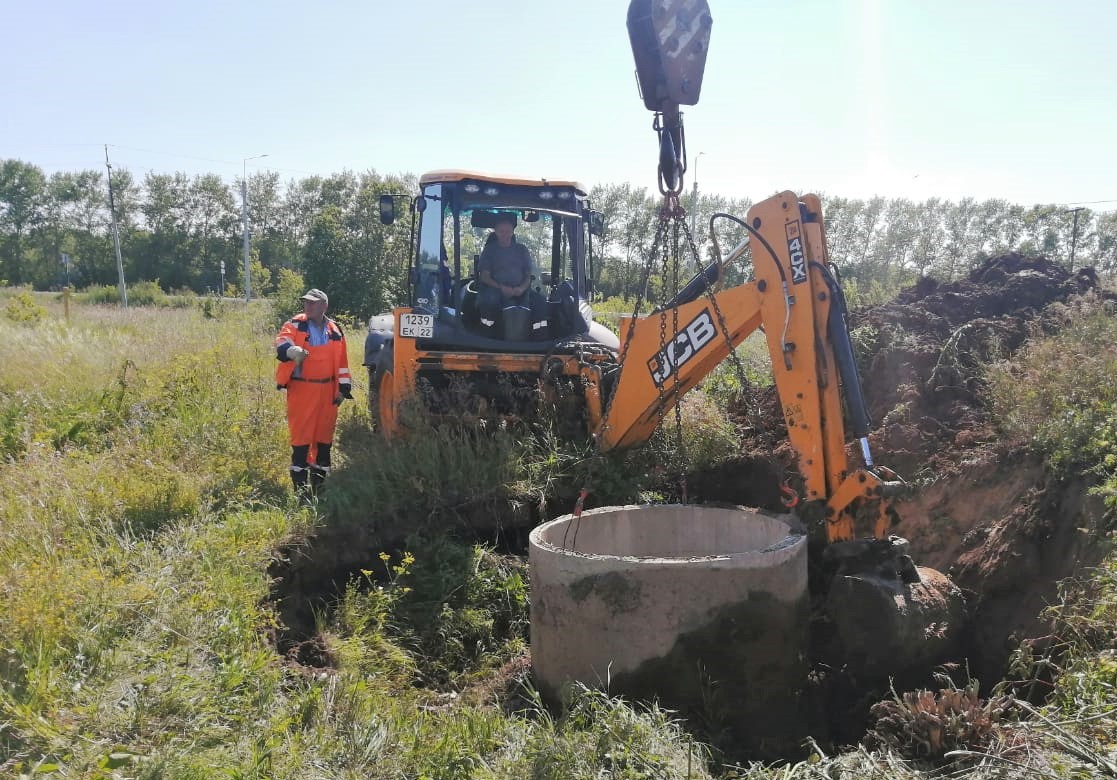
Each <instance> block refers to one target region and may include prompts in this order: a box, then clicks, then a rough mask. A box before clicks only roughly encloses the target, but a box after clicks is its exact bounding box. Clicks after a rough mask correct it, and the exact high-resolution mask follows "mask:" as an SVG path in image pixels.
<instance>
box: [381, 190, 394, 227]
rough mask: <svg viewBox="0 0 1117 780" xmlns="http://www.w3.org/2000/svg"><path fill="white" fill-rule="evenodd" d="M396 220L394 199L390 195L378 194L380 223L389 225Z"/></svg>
mask: <svg viewBox="0 0 1117 780" xmlns="http://www.w3.org/2000/svg"><path fill="white" fill-rule="evenodd" d="M395 221H396V201H395V199H393V198H392V196H391V195H381V196H380V224H382V225H390V224H392V223H393V222H395Z"/></svg>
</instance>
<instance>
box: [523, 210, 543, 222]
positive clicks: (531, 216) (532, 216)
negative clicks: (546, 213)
mask: <svg viewBox="0 0 1117 780" xmlns="http://www.w3.org/2000/svg"><path fill="white" fill-rule="evenodd" d="M538 221H539V212H538V211H525V212H524V222H538Z"/></svg>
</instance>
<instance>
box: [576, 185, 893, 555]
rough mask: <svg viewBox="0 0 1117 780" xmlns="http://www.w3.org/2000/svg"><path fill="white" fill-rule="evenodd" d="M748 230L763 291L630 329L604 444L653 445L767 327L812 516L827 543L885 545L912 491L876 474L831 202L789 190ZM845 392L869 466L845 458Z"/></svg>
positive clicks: (661, 314) (683, 303)
mask: <svg viewBox="0 0 1117 780" xmlns="http://www.w3.org/2000/svg"><path fill="white" fill-rule="evenodd" d="M745 225H746V227H747V228H749V232H750V244H751V247H752V256H753V264H754V273H755V279H754V281H752V282H750V283H747V284H744V285H741V286H738V287H732V288H729V289H726V290H722V291H719V292H714V293H711V292H708V291H707V290H705V289H702V290H700V291H698V292H695V293H693V294H691V295H689V296H687V295H682V294H681V298H683V299H685V298H688V297H690V298H693V299H692V300H681V299H680V298H677V299H676V300H675V301H673V302H671V303H669V304H667V305H665V306H664V307H663V308H662V309H660V310H658V311H656V312H653V313H651V314H649V315H647V316H645V317H640V318H637V319H635V320H633V319H632V318H624V319H622V320H621V323H620V336H621V354H622V355H624V356H625V359H624V361H623V363H622V365H621V370H620V375H619V377H618V379H617V382H616V385H615V389H614V395H613V398H612V402H611V404H610V405H609V414H608V415H607V417H606V418H605V419H604V420H603V422H602V425H601V426H600V429H599V430H598V431H597V432H596V433H597V440H598V442H599V443H600V445H601V446H602V447H603V448H605V449H609V448H613V447H626V446H631V445H636V444H640V443H643V442H645V441H647V440H648V439H649V438H650V437H651V435H652V433H653V432H654V431H655V429H656V427H657V426H658V425H659V422H660V420H662V419H663V416H664V414H665V413H667V412H668V411H669V410H670V409H671V407H672V406H673V405H674V404H675V403H678V401H679V399H680V398H681V397H682V395H683V394H684V393H685V392H686V391H687V390H690V389H691V388H693V387H695V386H696V385H697V384H698V383H699V382H701V381H702V380H703V379H704V378H705V377H706V376H708V375H709V374H710V372H711V371H713V370H714V369H715V368H716V367H717V366H718V365H719V364H720V363H721V362H722V361H723V360H725V359H726V358H727V357H729V355H730V352H731V351H732V350H733V349H735V348H736V347H737V346H738V345H740V344H741V343H742V342H743V341H744V340H745V339H746V338H747V337H748V336H749V335H750V334H751V333H753V332H754V331H756V330H757V329H758V328H763V330H764V333H765V336H766V338H767V341H768V348H769V352H770V354H771V358H772V371H773V375H774V379H775V384H776V388H777V390H778V392H779V397H780V404H781V408H782V410H783V416H784V422H785V424H786V425H787V431H788V437H789V439H790V441H791V444H792V446H793V447H794V448H795V450H796V452H797V453H798V455H799V469H800V472H801V474H802V476H803V478H804V481H805V495H804V496H803V499H804V501H805V502H806V503H805V506H806V507H810V506H813V507H817V509H818V511H819V512H820V513H821V514H822V516H823V519H824V520H825V528H826V539H827V541H829V542H835V541H845V540H851V539H854V538H855V537H862V536H873V537H876V538H878V539H881V538H884V536H885V535H886V534H887V529H888V527H889V524H890V514H889V507H888V501H887V498H888V496H889V494H890V493H891V492H893V491H895V490H898V489H899V487H900V485H901V484H902V483H900V482H898V480H897V478H896V476H895V475H894V474H893V473H892V472H890V471H889V470H887V469H883V468H880V467H876V466H874V464H873V463H872V457H871V455H870V454H869V450H868V444H867V439H866V437H867V435H868V417H867V415H866V414H865V412H864V401H863V397H862V395H861V388H860V381H859V379H858V378H857V374H856V368H855V366H854V365H853V359H852V349H851V347H850V345H849V332H848V329H847V326H846V323H845V316H844V315H845V308H844V301H843V300H840V296H841V289H840V287H839V286H838V283H837V281H836V279H835V278H834V276H833V274H832V273H831V271H830V269H829V261H828V256H827V249H826V235H825V225H824V223H823V219H822V206H821V202H820V201H819V199H818V197H816V196H814V195H805V196H803V197H802V198H800V197H798V196H796V195H795V194H794V193H792V192H782V193H779V194H777V195H775V196H773V197H771V198H768V199H767V200H764V201H762V202H760V203H757V204H756V205H754V206H753V207H752V208H751V209H749V212H748V214H747V216H746V219H745ZM733 259H734V258H733V256H731V257H729V258H727V262H731V261H732V260H733ZM723 267H724V266H723V265H722V264H720V263H718V264H715V265H714V266H711V268H710V269H707V271H706V272H704V274H702V275H700V277H702V278H704V279H705V280H706V284H703V285H699V287H701V288H706V287H709V286H711V285H710V282H711V281H712V280H713V279H714V278H720V277H721V269H722V268H723ZM693 288H694V285H693V283H692V285H688V287H687V289H693ZM702 292H706V294H705V295H703V294H702ZM835 307H837V310H835ZM839 358H841V359H844V360H845V365H841V364H840V363H839ZM843 391H844V393H843ZM843 394H844V396H845V405H846V406H847V407H849V411H850V414H851V417H853V418H854V419H855V420H856V422H855V423H854V426H853V427H854V429H855V430H856V433H857V435H858V436H859V437H860V438H861V448H862V455H863V457H864V460H865V465H864V466H863V467H861V468H857V469H854V470H851V469H850V467H849V463H848V458H847V455H846V442H847V436H846V426H845V424H844V421H843ZM801 511H802V510H801Z"/></svg>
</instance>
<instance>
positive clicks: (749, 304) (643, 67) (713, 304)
mask: <svg viewBox="0 0 1117 780" xmlns="http://www.w3.org/2000/svg"><path fill="white" fill-rule="evenodd" d="M710 24H711V20H710V16H709V10H708V8H707V7H706V3H705V2H704V0H633V2H632V4H631V6H630V8H629V32H630V37H631V39H632V45H633V50H634V53H635V55H636V62H637V68H638V71H639V75H640V84H641V89H642V91H643V94H644V100H645V103H646V104H647V106H648V107H649V108H650V109H652V110H654V111H656V122H655V128H656V130H657V131H658V133H659V139H660V155H659V160H660V162H659V180H660V190H661V191H662V192H663V194H664V206H663V209H662V212H661V219H660V222H661V226H662V225H663V224H665V223H667V222H669V221H672V220H673V221H674V222H675V223H676V224H681V226H682V228H683V229H684V231H685V226H686V223H685V220H683V219H682V216H683V214H684V212H683V210H682V208H681V206H680V204H679V198H678V195H679V193H680V192H681V190H682V176H683V173H684V172H685V161H686V154H685V139H684V137H683V128H682V114H681V112H680V111H679V104H680V103H682V104H693V103H695V102H697V99H698V91H699V88H700V86H701V72H702V68H703V67H704V59H705V48H706V45H707V43H708V40H709V29H710ZM395 208H396V203H395V199H394V198H393V197H391V196H385V197H384V198H383V199H382V202H381V212H382V220H384V221H385V222H390V221H391V220H393V219H394V218H395ZM411 211H412V214H413V215H414V216H413V218H414V219H417V221H418V232H417V235H418V240H417V242H416V245H415V247H414V254H413V260H414V262H413V266H412V269H411V277H410V278H411V281H412V285H411V303H410V305H408V306H402V307H399V308H397V309H396V310H395V311H394V312H393V313H391V314H389V315H383V316H381V317H379V318H374V320H373V321H372V323H370V332H369V336H368V339H367V341H366V347H365V364H366V365H367V366H368V368H369V375H370V388H371V391H370V406H371V411H372V413H373V416H374V418H375V420H376V424H377V425H378V427H379V428H380V430H381V431H382V432H383V433H384V434H385V435H386V436H388V437H389V438H391V437H393V436H395V435H398V434H399V433H400V432H401V430H402V425H401V421H400V417H399V411H400V408H401V405H402V404H404V403H407V402H411V401H413V400H414V401H418V400H420V399H424V400H425V401H426V403H427V405H428V407H430V406H432V405H433V409H432V411H433V412H435V413H447V414H453V415H455V416H458V417H460V416H462V415H463V414H465V415H466V416H468V415H470V414H473V415H478V416H484V415H492V414H499V415H505V416H508V415H512V416H515V415H518V414H524V413H527V411H528V409H527V407H529V406H530V405H531V404H532V403H535V402H537V401H538V399H539V398H540V397H542V398H543V399H544V401H546V402H548V403H549V404H552V405H554V406H556V407H563V406H564V404H568V403H569V402H570V401H571V400H572V399H573V400H574V401H576V402H577V406H578V408H579V411H580V416H579V417H578V418H577V419H578V420H579V421H580V425H581V426H582V427H583V429H584V432H585V434H586V435H588V436H591V437H592V438H593V439H594V440H595V441H596V442H597V444H598V446H599V447H600V448H601V449H610V448H616V447H630V446H636V445H639V444H642V443H644V442H647V441H648V439H649V438H650V437H651V436H652V434H653V432H654V431H655V430H656V428H657V426H658V425H659V423H660V421H661V420H663V418H664V415H665V414H666V413H667V412H668V411H669V410H670V409H672V408H673V407H674V405H675V404H677V403H678V402H679V400H680V398H681V397H682V395H683V394H684V393H686V392H687V391H688V390H690V389H692V388H694V387H695V386H696V385H698V384H699V383H700V382H701V381H702V380H703V378H705V377H707V376H708V375H709V374H710V372H711V371H713V370H714V369H715V367H717V366H718V365H719V364H720V363H721V362H722V361H723V360H725V359H726V358H727V357H729V356H730V354H731V353H732V351H733V350H734V349H735V348H736V347H737V346H739V345H740V344H741V343H742V342H743V341H744V340H745V339H746V338H747V337H748V336H749V335H750V334H752V333H753V332H755V331H757V330H760V329H762V330H763V332H764V334H765V337H766V339H767V343H768V348H769V352H770V355H771V361H772V371H773V374H774V378H775V384H776V387H777V389H778V392H779V398H780V403H781V406H782V410H783V418H784V423H785V424H786V426H787V431H788V436H789V437H790V441H791V444H792V445H793V446H794V448H795V450H796V452H797V453H798V456H799V464H798V465H799V471H800V473H801V476H802V479H803V486H804V487H803V494H802V495H801V496H799V497H798V498H800V499H801V500H800V501H799V503H798V506H797V507H796V508H795V511H796V513H797V514H798V515H799V516H800V517H801V518H802V519H804V520H805V521H806V522H807V524H808V525H809V526H810V528H811V529H812V532H813V535H814V537H815V539H816V541H817V544H816V549H818V550H822V551H823V552H822V553H821V555H819V556H818V557H819V558H820V560H819V561H818V564H819V565H820V566H822V564H823V561H825V562H826V565H825V566H824V567H823V568H824V569H825V570H826V571H827V572H828V576H830V577H832V578H834V579H833V580H832V583H831V585H830V587H829V591H830V593H831V595H832V596H834V597H835V598H836V599H837V601H839V602H843V603H832V604H831V605H830V606H831V609H830V613H831V617H832V619H833V621H834V623H835V624H836V626H837V631H838V633H839V634H840V635H841V637H842V640H843V641H844V643H845V645H846V648H847V650H849V651H850V653H852V654H856V655H859V656H860V658H861V660H862V663H863V664H864V665H865V666H866V667H876V669H875V671H877V672H881V673H885V674H887V673H888V672H891V671H899V670H902V669H904V668H908V667H910V666H912V665H913V664H918V663H920V662H921V661H928V660H930V659H932V658H933V657H934V656H936V655H938V654H940V653H941V651H943V650H944V649H945V648H946V647H947V646H948V645H949V641H950V638H951V636H952V631H951V629H953V628H956V627H957V625H956V624H957V623H958V622H959V621H960V619H961V596H960V594H959V593H958V592H957V589H956V588H954V586H953V585H952V584H951V583H950V582H949V580H947V579H946V578H945V577H943V576H942V575H941V574H939V573H937V572H933V571H931V570H925V569H923V570H917V569H916V567H915V566H914V565H913V564H912V561H911V559H910V558H909V557H908V556H907V555H906V554H905V550H904V544H905V543H904V542H903V540H899V539H896V538H895V537H890V536H889V529H890V527H891V525H892V522H893V520H894V519H895V512H894V511H893V508H892V503H893V502H892V499H893V498H894V496H895V495H896V493H897V492H898V491H900V490H901V489H902V487H903V483H902V481H901V480H900V479H899V478H898V477H897V476H896V475H895V474H893V473H892V472H891V471H890V470H888V469H886V468H883V467H881V466H879V465H876V464H875V463H874V462H873V459H872V455H871V453H870V450H869V446H868V434H869V427H870V424H869V419H868V415H867V413H866V411H865V402H864V398H863V395H862V391H861V384H860V380H859V378H858V375H857V370H856V363H855V359H854V353H853V349H852V345H851V342H850V337H849V330H848V326H847V321H846V308H845V301H844V298H843V295H842V290H841V287H840V285H839V282H838V279H837V277H836V275H835V273H834V271H833V268H832V266H831V263H830V259H829V257H828V254H827V245H826V225H825V221H824V219H823V211H822V204H821V202H820V200H819V198H818V197H816V196H814V195H803V196H798V195H796V194H794V193H792V192H781V193H778V194H776V195H774V196H772V197H770V198H767V199H765V200H763V201H760V202H759V203H757V204H755V205H754V206H753V207H752V208H750V209H749V211H748V213H747V214H746V215H745V217H744V219H743V220H742V219H738V218H736V217H733V216H731V215H718V216H720V217H722V218H725V219H730V220H732V221H734V222H736V223H737V224H738V225H739V226H740V227H741V228H742V229H743V230H744V231H745V232H746V234H747V235H746V237H745V238H744V240H742V241H741V242H740V244H738V245H737V246H736V247H735V248H734V249H733V250H732V251H731V252H730V253H729V254H728V255H727V256H726V257H725V258H724V260H721V259H719V260H716V261H715V262H713V263H711V264H710V265H709V266H708V267H706V268H705V269H704V270H703V271H702V272H700V273H699V274H698V275H697V276H695V277H694V278H693V279H692V280H691V281H690V282H689V283H688V284H686V285H685V286H683V287H682V288H681V289H680V290H679V291H678V293H677V294H676V295H675V296H674V297H673V298H672V299H671V300H669V301H667V302H666V303H664V304H663V305H661V306H660V307H659V308H658V309H656V310H655V311H653V312H651V313H650V314H648V315H647V316H643V317H635V318H633V317H627V318H622V319H621V322H620V327H619V338H618V337H617V336H615V335H614V334H613V333H612V332H611V331H609V330H608V329H607V328H605V327H604V326H603V325H601V324H600V323H596V322H595V321H594V318H593V311H592V308H591V306H590V305H589V304H588V303H587V300H586V299H587V298H588V297H589V295H588V293H589V291H590V289H591V286H592V281H591V280H592V276H593V263H592V258H593V254H592V246H593V239H594V237H595V236H597V235H600V232H601V231H600V215H599V214H598V213H597V212H595V211H593V209H592V208H591V205H590V203H589V202H588V199H587V196H586V190H585V189H584V188H583V187H581V186H579V185H578V184H576V183H573V182H569V181H554V180H529V179H516V178H508V177H496V176H487V175H483V174H477V173H469V172H465V171H436V172H433V173H428V174H426V175H424V176H423V177H422V178H421V180H420V192H419V194H418V195H416V196H415V197H414V199H413V200H412V201H411ZM500 212H512V213H514V214H515V215H516V216H517V218H518V219H519V221H520V223H521V228H522V233H523V235H522V237H521V239H520V240H522V241H524V242H526V243H527V244H528V246H529V248H531V249H532V251H533V252H534V253H535V256H536V262H537V263H539V264H540V265H543V264H546V265H549V268H548V270H545V271H543V272H542V273H541V274H540V275H539V278H538V279H537V280H536V285H535V286H536V290H537V293H538V301H539V303H538V305H535V306H533V307H531V309H530V314H529V315H526V316H525V315H523V313H522V312H504V313H502V314H501V315H498V316H497V317H496V318H493V319H487V318H485V317H482V316H481V315H480V314H479V312H478V309H477V297H478V283H479V282H478V279H477V278H476V277H475V275H474V273H473V271H474V269H475V268H476V260H477V257H478V254H479V248H480V242H481V241H482V239H483V237H484V231H485V229H486V228H487V227H490V226H491V225H492V224H493V222H494V220H495V218H496V215H497V214H498V213H500ZM413 232H414V231H413ZM685 232H686V234H687V235H688V236H689V231H685ZM749 251H750V252H751V258H752V264H753V268H752V276H753V278H752V281H750V282H748V283H746V284H742V285H739V286H735V287H730V288H728V289H720V290H718V289H717V288H718V286H719V285H720V284H721V282H722V280H723V279H724V271H725V269H726V267H727V266H728V265H729V264H731V263H734V262H737V261H738V260H740V259H741V258H742V257H743V256H744V255H745V254H746V252H749ZM471 256H472V259H473V263H472V265H471V264H470V262H469V258H470V257H471ZM498 320H503V321H498ZM450 397H453V398H454V399H455V400H457V401H459V402H460V401H461V399H463V398H464V399H466V401H467V404H468V405H469V408H467V409H465V410H464V411H463V410H462V409H461V408H460V407H458V408H455V409H452V410H451V409H447V408H445V406H444V404H446V403H447V399H448V398H450ZM843 412H844V413H845V415H848V418H849V420H850V426H851V429H852V432H853V434H854V436H855V438H857V439H858V441H859V443H860V455H861V461H862V463H861V465H859V466H856V467H851V465H850V463H849V459H848V456H847V451H846V445H847V433H846V423H845V420H844V417H843ZM921 574H922V577H921ZM920 580H923V581H922V582H920ZM835 585H836V587H835ZM921 588H922V589H924V590H926V589H930V591H931V592H930V593H928V594H926V595H927V598H924V599H919V598H918V596H919V594H918V593H914V591H919V590H920V589H921ZM835 594H837V595H836V596H835ZM913 595H914V596H915V597H916V601H917V602H919V603H914V602H913V601H912V598H913ZM835 598H832V599H831V601H832V602H833V601H834V600H835ZM867 625H872V626H873V627H875V628H876V629H877V630H875V631H872V630H867V629H866V626H867Z"/></svg>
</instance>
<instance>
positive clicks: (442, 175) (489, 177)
mask: <svg viewBox="0 0 1117 780" xmlns="http://www.w3.org/2000/svg"><path fill="white" fill-rule="evenodd" d="M466 179H470V180H475V181H487V182H492V183H493V184H511V185H521V186H527V187H573V188H574V189H575V190H577V191H578V194H579V195H587V194H588V192H587V190H586V188H585V186H584V185H582V184H580V183H578V182H576V181H569V180H566V179H525V178H523V177H520V176H496V175H493V174H490V173H480V172H478V171H464V170H458V169H454V168H446V169H441V170H437V171H429V172H427V173H424V174H423V175H422V176H420V177H419V185H420V186H422V185H424V184H437V183H440V182H455V181H465V180H466Z"/></svg>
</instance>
